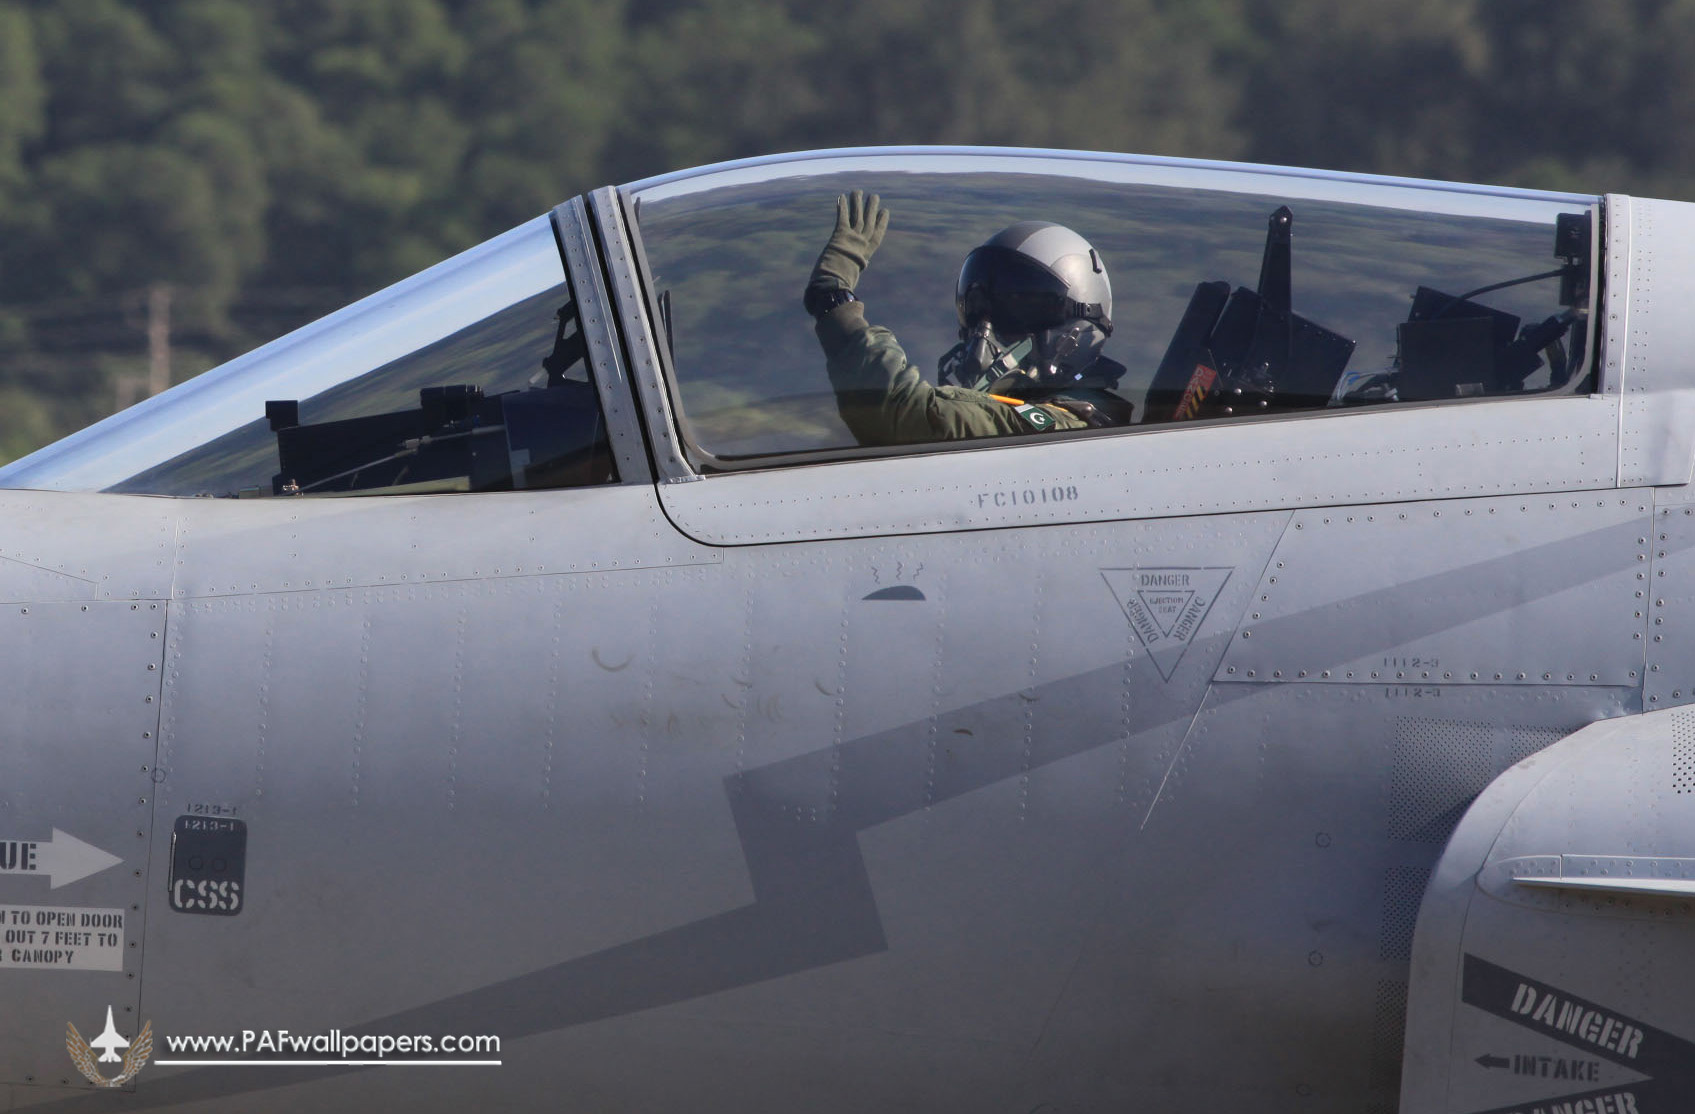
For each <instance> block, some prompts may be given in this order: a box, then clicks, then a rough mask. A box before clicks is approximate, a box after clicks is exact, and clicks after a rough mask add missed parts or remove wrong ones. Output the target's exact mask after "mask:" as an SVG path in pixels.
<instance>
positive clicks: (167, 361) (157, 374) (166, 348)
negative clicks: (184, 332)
mask: <svg viewBox="0 0 1695 1114" xmlns="http://www.w3.org/2000/svg"><path fill="white" fill-rule="evenodd" d="M170 386H171V287H170V284H169V283H164V282H156V283H154V284H153V286H152V288H151V289H149V290H148V291H147V394H148V395H149V396H152V395H156V394H162V393H163V392H165V391H167V390H169V389H170Z"/></svg>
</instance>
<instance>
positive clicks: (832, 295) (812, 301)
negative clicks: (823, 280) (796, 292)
mask: <svg viewBox="0 0 1695 1114" xmlns="http://www.w3.org/2000/svg"><path fill="white" fill-rule="evenodd" d="M857 301H859V299H858V298H856V297H855V296H854V293H853V291H851V290H849V289H847V288H846V287H845V286H838V287H835V288H834V289H830V290H821V289H818V288H816V287H807V290H806V298H805V299H804V303H805V305H806V312H808V313H810V314H811V315H812V316H813V317H815V318H817V317H823V316H824V315H825V314H826V313H829V312H830V311H831V310H833V309H835V308H836V307H837V306H844V305H847V303H849V302H857Z"/></svg>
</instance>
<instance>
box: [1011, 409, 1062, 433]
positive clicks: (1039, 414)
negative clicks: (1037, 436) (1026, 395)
mask: <svg viewBox="0 0 1695 1114" xmlns="http://www.w3.org/2000/svg"><path fill="white" fill-rule="evenodd" d="M1013 409H1014V410H1016V411H1017V412H1018V416H1019V417H1020V418H1023V419H1024V422H1025V424H1026V425H1028V426H1029V427H1030V428H1031V429H1033V430H1035V431H1036V432H1037V433H1046V432H1047V431H1048V430H1050V429H1052V428H1053V415H1052V414H1050V413H1048V412H1047V411H1046V410H1043V409H1042V408H1041V407H1040V406H1037V405H1035V404H1034V403H1029V402H1026V403H1024V404H1023V405H1021V406H1014V407H1013Z"/></svg>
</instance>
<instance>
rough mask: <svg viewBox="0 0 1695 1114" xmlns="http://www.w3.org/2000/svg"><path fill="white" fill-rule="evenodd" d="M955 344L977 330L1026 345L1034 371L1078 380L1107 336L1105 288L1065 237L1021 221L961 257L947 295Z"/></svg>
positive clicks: (1075, 240)
mask: <svg viewBox="0 0 1695 1114" xmlns="http://www.w3.org/2000/svg"><path fill="white" fill-rule="evenodd" d="M954 306H955V308H956V309H957V310H958V311H959V328H960V337H961V339H965V338H967V337H968V336H969V335H970V334H971V332H972V331H973V330H975V329H977V328H979V327H980V326H981V325H982V324H983V323H984V322H987V323H988V325H989V327H990V328H992V329H993V330H994V331H995V334H996V335H997V336H998V337H999V338H1001V339H1002V340H1003V341H1007V340H1011V339H1013V338H1018V337H1029V338H1030V339H1031V342H1032V350H1033V351H1032V355H1033V356H1034V357H1035V360H1036V363H1037V365H1038V369H1039V370H1040V371H1042V372H1045V373H1047V374H1050V375H1057V374H1059V373H1062V372H1065V373H1070V374H1071V375H1076V374H1078V373H1080V372H1081V371H1082V370H1083V369H1084V368H1086V367H1087V366H1088V365H1089V364H1091V363H1092V362H1093V361H1094V360H1095V359H1096V358H1097V357H1099V356H1100V354H1101V349H1102V348H1103V347H1104V346H1105V344H1106V338H1107V337H1108V336H1110V335H1111V333H1112V283H1111V281H1109V280H1108V278H1107V274H1106V264H1105V263H1103V262H1102V261H1101V257H1100V254H1099V253H1098V252H1096V251H1095V249H1094V248H1093V247H1091V246H1090V245H1089V241H1087V240H1085V239H1083V237H1081V236H1079V235H1078V234H1077V233H1075V232H1073V231H1072V230H1071V229H1069V228H1066V227H1065V226H1064V225H1062V224H1053V223H1051V222H1049V221H1035V220H1029V221H1020V222H1019V223H1017V224H1015V225H1012V226H1011V227H1009V228H1004V229H1002V230H1001V231H1000V232H997V233H996V234H995V235H994V236H992V237H990V238H989V240H988V241H987V242H986V243H984V244H983V245H982V246H981V247H978V248H974V249H973V250H972V251H971V254H969V255H967V256H966V257H965V264H964V266H962V267H960V269H959V283H958V285H957V286H956V287H955V289H954Z"/></svg>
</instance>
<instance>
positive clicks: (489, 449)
mask: <svg viewBox="0 0 1695 1114" xmlns="http://www.w3.org/2000/svg"><path fill="white" fill-rule="evenodd" d="M855 189H859V190H864V191H867V192H876V193H878V194H880V196H881V197H882V199H883V204H884V205H886V206H887V208H888V209H889V210H890V211H891V213H892V219H891V222H890V225H889V230H888V234H887V237H886V240H885V241H884V243H883V245H882V247H881V249H880V250H879V252H878V254H877V257H876V260H875V263H874V264H873V265H872V266H871V267H870V268H869V270H868V271H867V273H866V274H865V276H864V278H863V281H862V283H861V285H860V288H859V290H858V291H857V294H858V297H859V298H860V300H862V301H863V303H864V306H865V312H866V315H867V318H868V320H869V321H871V322H872V323H873V324H875V325H878V326H882V327H885V328H887V329H889V330H890V331H891V332H892V333H893V334H894V336H895V337H897V338H898V340H899V343H900V345H901V348H902V350H903V351H904V352H905V354H906V356H907V358H908V359H909V360H910V361H911V362H912V363H913V364H914V365H915V366H916V367H917V368H918V369H920V371H921V373H922V374H923V375H924V376H925V378H926V379H928V380H929V381H930V382H932V383H934V382H936V380H937V364H938V361H939V359H940V358H941V357H942V356H943V355H944V354H945V353H946V352H948V350H949V349H950V348H952V347H953V346H955V345H956V344H957V343H958V342H959V341H960V339H961V337H960V323H959V320H958V319H957V317H956V313H955V307H954V304H953V290H954V286H955V282H956V279H957V277H958V274H959V269H960V266H961V261H962V260H964V259H965V258H966V257H967V255H968V254H969V253H970V252H971V250H972V249H973V248H974V247H975V246H977V245H978V244H980V243H982V242H983V240H984V239H985V237H986V236H989V235H991V234H993V233H994V232H995V230H997V229H1001V228H1004V227H1006V226H1008V225H1010V224H1013V223H1014V222H1018V221H1024V220H1041V221H1051V222H1056V223H1059V224H1063V225H1065V226H1066V227H1068V228H1071V229H1075V230H1076V231H1077V232H1078V233H1080V234H1081V235H1083V236H1085V237H1086V238H1087V239H1088V241H1089V242H1090V243H1091V244H1093V245H1094V246H1095V247H1096V248H1098V249H1099V253H1100V257H1101V259H1102V260H1103V261H1104V265H1105V266H1106V267H1107V269H1108V270H1109V271H1110V273H1111V279H1112V288H1113V294H1114V300H1115V307H1114V310H1113V314H1112V318H1113V326H1114V327H1113V330H1112V333H1111V336H1110V339H1109V341H1108V342H1107V346H1106V348H1105V352H1104V355H1105V357H1106V358H1108V359H1110V360H1111V361H1114V362H1115V363H1116V364H1118V365H1122V366H1123V367H1124V368H1125V369H1127V371H1126V373H1125V374H1124V375H1123V376H1122V378H1121V379H1120V380H1119V381H1117V382H1116V384H1115V386H1114V388H1113V389H1114V390H1115V391H1116V392H1117V394H1118V395H1119V396H1120V397H1121V399H1122V401H1123V403H1124V409H1123V413H1126V414H1128V415H1129V420H1128V422H1122V423H1119V424H1118V425H1117V426H1116V427H1115V428H1110V429H1091V430H1085V431H1080V432H1075V433H1072V432H1060V433H1053V434H1048V435H1046V436H1047V437H1049V438H1072V437H1091V438H1111V437H1124V436H1138V435H1141V434H1152V435H1157V433H1158V432H1159V431H1160V430H1161V429H1167V428H1172V427H1174V426H1177V425H1193V424H1216V423H1226V424H1228V423H1238V422H1243V421H1260V420H1280V419H1283V420H1286V419H1291V418H1295V419H1301V420H1343V419H1345V415H1347V414H1349V413H1351V412H1355V411H1360V410H1376V409H1380V408H1383V407H1393V406H1407V405H1438V404H1440V405H1448V404H1461V403H1465V402H1467V401H1468V400H1476V399H1490V398H1507V397H1519V396H1530V395H1559V394H1569V395H1581V394H1587V393H1588V392H1590V391H1592V390H1594V389H1595V375H1594V372H1593V364H1594V359H1593V355H1594V353H1595V351H1596V345H1597V337H1596V316H1597V315H1596V312H1595V305H1596V297H1597V291H1596V289H1595V287H1596V283H1595V282H1594V281H1593V278H1592V276H1593V274H1594V273H1595V269H1596V268H1595V257H1596V255H1597V244H1598V239H1599V236H1598V234H1599V228H1598V225H1599V219H1600V199H1599V198H1597V197H1593V196H1585V195H1572V194H1549V193H1539V192H1532V191H1522V190H1508V189H1493V188H1484V187H1467V186H1449V185H1444V184H1437V183H1427V182H1415V181H1403V180H1393V179H1376V178H1364V177H1359V176H1349V175H1341V174H1331V173H1325V172H1315V171H1285V170H1277V169H1269V168H1264V167H1245V166H1227V165H1222V164H1211V163H1196V162H1188V161H1183V160H1169V159H1140V158H1133V157H1127V156H1112V155H1079V154H1065V153H1052V152H1009V151H938V150H916V151H888V152H877V151H870V152H824V153H819V154H814V155H807V156H792V157H788V156H785V157H782V158H777V159H768V160H754V161H752V162H750V163H747V164H728V165H726V166H725V167H720V168H708V169H706V170H701V171H686V172H680V173H678V174H674V175H667V176H662V177H659V178H654V179H649V180H646V181H643V182H637V183H635V184H633V185H630V186H627V187H625V188H624V189H622V190H620V191H617V193H616V194H612V193H610V192H608V193H607V194H606V195H605V196H606V197H608V198H614V199H615V200H614V202H613V204H614V205H615V206H616V207H617V208H618V209H619V212H618V214H617V219H618V220H620V221H622V222H623V225H624V227H625V228H626V229H627V232H628V236H629V243H630V246H631V249H632V251H631V254H632V256H633V258H632V259H631V260H630V261H629V262H630V266H629V268H628V269H627V270H625V271H622V272H620V273H619V274H618V275H617V276H615V277H614V275H613V269H612V268H610V267H609V268H608V270H607V271H606V272H605V274H606V276H607V280H608V281H609V282H617V283H623V284H624V285H626V286H628V287H631V288H632V290H631V291H630V292H629V293H630V297H631V299H632V300H631V301H629V302H628V303H627V305H628V306H637V307H639V310H638V311H635V312H638V313H640V314H641V316H642V318H643V320H641V321H634V320H632V319H631V317H630V316H629V313H628V312H626V314H625V317H624V319H623V320H622V322H621V327H622V328H623V329H625V330H630V329H633V328H640V329H646V330H651V334H652V336H653V338H654V347H655V358H656V360H657V363H658V364H659V365H660V366H659V368H658V374H657V376H656V378H655V381H654V383H653V384H651V385H650V386H648V388H647V389H650V390H655V391H658V392H661V393H663V395H664V396H665V403H666V409H665V410H664V412H665V413H666V414H668V415H669V416H670V420H671V426H672V428H669V429H664V428H656V427H655V426H654V425H653V422H652V421H651V415H650V421H649V425H648V428H647V434H648V436H649V437H664V438H669V439H674V440H675V442H676V452H677V453H678V455H679V456H680V458H681V459H682V460H684V461H686V464H687V467H688V468H690V469H692V471H693V472H695V473H696V474H709V473H714V472H728V471H740V470H746V469H761V468H771V467H785V466H791V465H797V464H811V463H817V462H821V461H830V460H839V459H846V458H852V457H856V456H866V455H889V454H891V453H911V452H915V451H925V452H932V451H947V450H952V449H958V448H974V447H982V444H983V443H982V442H970V443H967V444H965V445H959V444H953V445H941V444H919V443H911V444H903V445H894V446H890V445H875V446H873V445H866V444H861V443H860V441H859V440H858V439H857V438H856V437H855V436H854V435H853V433H851V432H850V431H849V429H848V428H847V426H846V425H845V424H844V421H843V419H842V416H841V413H840V410H839V407H838V399H837V398H836V397H835V394H834V393H833V391H832V389H831V385H830V382H829V380H828V379H827V377H826V375H825V368H824V360H823V357H822V356H821V354H820V352H819V347H818V341H817V338H816V337H815V336H814V332H813V328H812V321H811V319H810V317H809V316H808V313H807V312H806V310H805V309H803V307H802V304H801V294H802V290H803V287H804V285H805V283H806V279H807V275H808V272H809V271H810V269H811V268H812V265H813V263H814V261H815V259H816V258H817V257H818V253H819V250H820V248H821V247H822V246H823V244H824V242H825V241H826V239H827V238H828V236H829V234H830V230H831V221H832V212H833V206H834V201H835V198H836V197H837V195H839V194H841V193H844V192H847V191H850V190H855ZM591 250H592V249H591ZM594 263H595V261H594V260H593V259H589V260H588V262H587V263H584V264H583V266H591V265H593V264H594ZM578 277H579V276H577V274H576V273H575V272H573V275H572V276H571V277H568V276H567V273H566V268H565V266H564V264H563V262H562V259H561V254H560V241H559V240H558V239H557V237H556V234H555V230H554V229H553V227H552V226H551V225H550V222H549V218H546V217H541V218H537V219H536V220H534V221H531V222H529V223H528V224H526V225H523V226H521V227H520V228H518V229H514V230H513V231H511V232H509V233H506V234H505V235H503V236H500V237H496V238H495V239H494V240H491V241H489V242H488V243H486V244H483V245H481V246H479V247H477V248H474V249H472V250H471V251H468V252H466V253H464V254H463V255H461V256H458V257H455V258H454V259H450V260H448V261H446V262H444V263H442V264H439V265H438V266H436V267H434V268H431V269H430V270H428V271H426V272H423V273H421V274H420V275H417V276H414V277H413V278H411V279H408V280H406V281H404V282H402V283H399V284H397V285H396V286H394V287H391V288H390V289H388V290H386V291H382V292H380V293H378V294H376V295H373V296H372V297H370V298H367V299H366V300H364V301H363V302H360V303H358V304H356V305H354V306H351V307H349V308H348V309H346V310H343V311H341V312H339V313H337V314H334V315H332V316H331V317H329V318H326V319H324V320H323V321H320V322H317V323H315V324H313V325H311V326H308V327H306V328H305V329H302V330H299V331H298V332H297V333H295V334H291V335H290V336H288V337H284V338H282V339H280V340H278V341H275V342H273V343H272V344H270V345H267V346H265V347H264V348H261V349H259V350H257V351H255V352H253V353H250V354H249V355H247V356H244V357H242V358H240V359H238V360H236V361H233V362H232V363H230V364H228V365H225V366H224V367H222V368H218V369H214V370H213V371H211V372H208V373H206V374H205V375H203V376H201V377H199V378H198V379H196V380H191V381H190V382H188V383H185V384H183V385H181V386H179V387H178V388H176V389H174V390H172V391H170V392H167V393H166V394H163V395H161V396H158V397H157V398H154V399H150V400H148V401H147V402H144V403H142V404H140V405H138V406H136V407H134V408H132V409H131V410H129V411H125V412H123V413H120V414H118V415H116V416H115V417H113V418H111V419H108V420H107V421H106V422H103V423H100V424H98V425H96V426H94V427H92V428H90V429H89V430H85V431H83V433H81V434H77V435H74V436H73V437H70V438H67V439H66V440H64V441H62V442H60V443H58V444H56V445H53V446H49V447H48V448H47V449H44V450H41V451H40V452H37V453H35V454H33V455H32V456H30V457H27V458H25V459H23V460H21V461H18V462H15V463H14V464H12V465H9V466H7V467H6V468H5V469H0V485H5V486H15V487H57V488H69V489H82V490H107V491H114V492H128V493H146V494H160V495H179V496H192V495H201V496H231V497H247V496H260V497H300V496H314V495H350V494H391V493H425V492H447V491H467V492H477V491H501V490H516V489H526V488H545V487H578V486H589V485H595V484H603V483H613V482H617V481H618V480H619V469H618V466H617V464H616V461H615V458H614V454H613V453H612V451H611V450H610V448H609V439H608V429H607V420H606V414H607V406H608V398H607V397H606V392H607V390H608V389H609V388H608V383H609V382H611V380H608V379H607V377H606V375H605V371H606V369H604V368H599V367H597V365H596V364H595V357H594V354H593V353H591V352H590V351H589V347H588V346H587V345H586V344H585V342H584V331H583V330H584V326H583V313H582V305H581V302H582V300H581V298H580V297H579V293H580V292H579V291H577V290H576V289H575V288H574V285H573V283H574V282H575V281H577V279H578ZM597 281H599V280H598V279H597ZM606 324H607V323H606V322H604V321H603V322H601V326H602V327H605V326H606ZM610 358H612V357H608V356H605V355H604V354H603V355H602V356H601V357H600V359H601V360H602V361H603V362H604V361H605V360H607V359H610ZM617 389H619V390H623V391H628V390H629V389H630V384H629V383H628V382H627V381H624V380H618V381H617ZM630 420H631V422H632V423H633V421H634V419H633V418H632V419H630ZM631 428H632V429H633V428H634V426H633V424H632V427H631Z"/></svg>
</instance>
